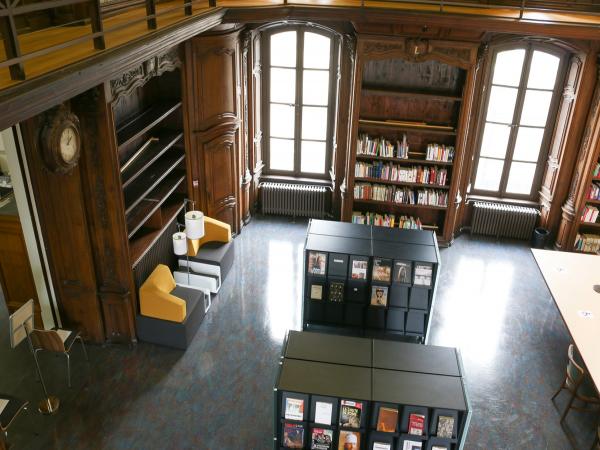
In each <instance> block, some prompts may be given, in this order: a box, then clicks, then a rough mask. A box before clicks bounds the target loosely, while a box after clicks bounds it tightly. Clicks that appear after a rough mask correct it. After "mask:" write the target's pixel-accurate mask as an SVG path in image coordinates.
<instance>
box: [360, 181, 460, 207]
mask: <svg viewBox="0 0 600 450" xmlns="http://www.w3.org/2000/svg"><path fill="white" fill-rule="evenodd" d="M354 199H355V200H376V201H380V202H393V203H400V204H409V205H426V206H448V192H447V191H441V190H436V189H418V190H413V189H410V188H407V187H398V186H385V185H381V184H371V183H356V184H355V185H354Z"/></svg>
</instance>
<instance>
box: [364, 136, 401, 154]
mask: <svg viewBox="0 0 600 450" xmlns="http://www.w3.org/2000/svg"><path fill="white" fill-rule="evenodd" d="M356 153H357V154H359V155H371V156H384V157H386V158H400V159H407V158H408V141H407V139H406V134H404V135H403V136H402V140H401V141H400V140H398V141H396V143H393V142H392V141H388V140H387V139H385V138H383V137H381V138H375V139H373V138H371V137H369V135H367V134H361V135H360V136H359V137H358V143H357V145H356Z"/></svg>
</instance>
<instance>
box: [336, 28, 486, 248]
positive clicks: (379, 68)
mask: <svg viewBox="0 0 600 450" xmlns="http://www.w3.org/2000/svg"><path fill="white" fill-rule="evenodd" d="M476 55H477V47H476V45H473V44H470V43H462V42H451V41H444V42H438V41H429V40H423V39H409V38H388V39H383V40H382V38H381V37H377V38H376V39H375V38H369V37H366V38H362V37H361V38H359V40H358V46H357V57H356V68H355V69H356V77H355V85H354V105H353V119H352V120H353V127H352V135H351V141H350V158H349V163H348V168H347V176H346V181H347V192H348V197H347V198H348V201H346V202H345V204H344V207H343V218H344V220H346V221H350V220H351V217H352V213H353V211H357V212H361V213H364V212H375V213H381V214H385V213H387V214H394V215H395V216H396V217H398V216H401V215H407V216H413V217H415V218H416V217H418V218H419V219H420V221H421V223H422V224H423V228H424V229H433V230H435V231H436V234H437V236H438V239H439V241H440V244H442V245H445V244H449V243H451V242H452V239H453V233H454V222H455V217H456V212H457V209H458V208H459V206H460V204H461V202H462V197H463V196H464V193H462V194H461V193H459V192H458V186H459V184H458V181H459V178H460V176H459V175H460V171H461V169H462V164H463V161H462V160H463V149H464V145H465V142H466V134H467V128H466V121H467V117H468V113H469V111H470V102H471V98H472V89H473V81H472V77H473V67H474V64H475V62H476ZM465 103H467V106H465ZM364 136H368V137H369V138H370V139H382V138H383V139H385V140H386V141H390V142H392V143H394V142H396V141H402V140H403V138H404V136H406V140H407V142H408V146H409V151H408V154H407V155H405V156H407V157H406V158H398V157H396V156H397V155H396V154H395V153H394V156H392V157H390V156H389V155H388V156H381V155H373V154H364V153H363V152H361V150H360V145H359V143H358V140H359V139H364ZM430 144H438V145H439V146H442V145H443V146H446V147H453V148H454V155H453V157H452V158H448V159H447V160H442V161H434V160H431V159H428V158H426V156H427V148H428V145H430ZM363 163H366V164H382V165H393V166H395V167H398V168H399V169H404V170H406V169H411V168H413V167H416V168H417V169H423V170H432V169H434V170H435V171H436V172H439V171H442V170H444V171H446V173H447V175H446V180H445V183H444V184H436V181H435V180H432V179H430V180H429V181H428V183H423V182H410V181H400V180H398V179H394V180H391V179H381V178H374V177H365V176H361V177H359V176H356V173H357V164H363ZM364 184H367V185H373V186H385V187H387V188H388V189H389V190H391V192H392V193H393V192H396V191H398V190H406V191H408V192H410V191H412V193H413V196H414V202H411V203H397V202H396V201H394V199H393V198H392V199H391V200H389V199H388V200H386V201H381V200H372V199H364V198H357V196H355V195H354V188H355V187H356V186H363V185H364ZM419 191H421V192H423V191H426V192H428V193H430V192H435V193H437V196H438V198H441V199H443V200H438V201H437V202H430V201H427V203H426V204H419V203H418V193H419ZM392 197H393V194H392Z"/></svg>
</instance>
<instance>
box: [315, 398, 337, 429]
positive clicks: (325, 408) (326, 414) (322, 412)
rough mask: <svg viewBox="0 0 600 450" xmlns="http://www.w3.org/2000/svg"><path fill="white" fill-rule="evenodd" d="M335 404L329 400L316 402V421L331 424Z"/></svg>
mask: <svg viewBox="0 0 600 450" xmlns="http://www.w3.org/2000/svg"><path fill="white" fill-rule="evenodd" d="M332 412H333V404H332V403H329V402H315V423H318V424H322V425H331V413H332Z"/></svg>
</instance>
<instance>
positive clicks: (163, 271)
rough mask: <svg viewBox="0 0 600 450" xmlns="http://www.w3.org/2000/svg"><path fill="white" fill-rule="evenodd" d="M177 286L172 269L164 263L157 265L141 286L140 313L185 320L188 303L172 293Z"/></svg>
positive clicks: (177, 320)
mask: <svg viewBox="0 0 600 450" xmlns="http://www.w3.org/2000/svg"><path fill="white" fill-rule="evenodd" d="M175 286H176V284H175V280H174V279H173V275H172V274H171V270H170V269H169V268H168V267H167V266H165V265H164V264H159V265H158V266H156V268H155V269H154V271H153V272H152V273H151V274H150V276H149V277H148V279H147V280H146V281H145V282H144V284H142V287H140V313H141V314H142V315H143V316H146V317H154V318H156V319H162V320H170V321H172V322H179V323H181V322H183V321H184V320H185V317H186V303H185V301H184V300H183V299H181V298H179V297H176V296H174V295H171V291H172V290H173V289H175Z"/></svg>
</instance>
